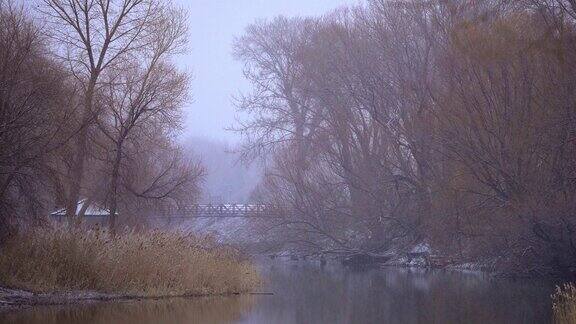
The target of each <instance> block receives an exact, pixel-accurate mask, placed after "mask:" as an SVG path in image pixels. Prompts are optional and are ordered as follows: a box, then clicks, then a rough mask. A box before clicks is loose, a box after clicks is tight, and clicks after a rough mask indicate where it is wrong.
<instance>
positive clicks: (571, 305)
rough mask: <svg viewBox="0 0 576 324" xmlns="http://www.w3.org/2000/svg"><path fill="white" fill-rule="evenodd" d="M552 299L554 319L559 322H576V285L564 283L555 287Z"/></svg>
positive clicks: (560, 323) (562, 323)
mask: <svg viewBox="0 0 576 324" xmlns="http://www.w3.org/2000/svg"><path fill="white" fill-rule="evenodd" d="M552 299H553V300H554V305H553V310H554V320H555V322H556V323H559V324H573V323H576V286H574V284H565V285H564V286H562V287H557V288H556V292H555V293H554V295H553V296H552Z"/></svg>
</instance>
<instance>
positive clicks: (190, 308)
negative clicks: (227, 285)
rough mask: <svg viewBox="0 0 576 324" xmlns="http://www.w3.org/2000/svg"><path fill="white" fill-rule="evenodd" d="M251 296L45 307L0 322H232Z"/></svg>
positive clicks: (246, 307)
mask: <svg viewBox="0 0 576 324" xmlns="http://www.w3.org/2000/svg"><path fill="white" fill-rule="evenodd" d="M253 302H254V299H253V298H252V297H251V296H244V297H241V298H240V297H224V298H222V297H220V298H216V297H214V298H212V297H211V298H194V299H170V300H168V299H164V300H146V301H126V302H121V303H118V302H114V303H108V302H106V303H95V304H91V305H83V306H58V307H55V306H49V307H48V306H46V307H36V308H31V309H26V310H22V311H16V312H10V313H7V314H0V323H14V324H40V323H42V324H52V323H54V324H80V323H82V324H124V323H126V324H159V323H182V324H184V323H186V324H188V323H234V322H238V321H239V320H240V319H241V315H242V314H243V313H247V312H249V311H250V309H251V307H252V305H253V304H254V303H253Z"/></svg>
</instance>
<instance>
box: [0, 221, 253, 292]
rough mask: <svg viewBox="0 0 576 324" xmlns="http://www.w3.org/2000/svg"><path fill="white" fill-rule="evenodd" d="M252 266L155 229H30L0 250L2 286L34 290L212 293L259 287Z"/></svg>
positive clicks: (216, 249) (219, 250)
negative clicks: (113, 233)
mask: <svg viewBox="0 0 576 324" xmlns="http://www.w3.org/2000/svg"><path fill="white" fill-rule="evenodd" d="M258 283H259V278H258V274H257V272H256V270H255V268H254V267H253V266H252V264H251V263H250V262H249V261H248V260H246V259H244V258H242V257H241V256H240V255H239V254H238V253H236V252H235V251H233V250H231V249H228V248H224V247H219V246H218V245H216V244H215V243H214V242H212V241H211V240H209V239H204V240H202V239H198V238H196V237H194V236H191V235H187V234H182V233H167V232H160V231H151V232H127V233H123V234H119V235H117V236H115V237H113V236H111V235H110V234H109V233H108V232H107V231H105V230H94V231H87V230H82V229H73V230H70V229H67V228H57V229H36V230H31V231H28V232H26V233H22V234H19V235H16V236H14V237H12V238H10V239H9V240H8V241H7V242H6V243H5V244H4V245H3V246H2V247H1V248H0V285H5V286H9V287H17V288H20V289H26V290H31V291H36V292H61V291H71V290H93V291H98V292H104V293H117V294H129V295H139V296H176V295H210V294H229V293H241V292H248V291H251V290H253V289H255V288H256V287H257V285H258Z"/></svg>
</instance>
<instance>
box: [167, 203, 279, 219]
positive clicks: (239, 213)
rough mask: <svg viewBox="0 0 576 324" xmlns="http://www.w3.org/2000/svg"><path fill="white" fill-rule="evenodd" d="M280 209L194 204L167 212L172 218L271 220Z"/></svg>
mask: <svg viewBox="0 0 576 324" xmlns="http://www.w3.org/2000/svg"><path fill="white" fill-rule="evenodd" d="M279 213H280V209H279V208H277V207H273V206H269V205H264V204H194V205H189V206H185V207H182V208H180V209H177V210H174V211H170V212H167V213H166V214H165V216H167V217H170V218H233V217H242V218H251V217H256V218H271V217H277V216H278V215H279Z"/></svg>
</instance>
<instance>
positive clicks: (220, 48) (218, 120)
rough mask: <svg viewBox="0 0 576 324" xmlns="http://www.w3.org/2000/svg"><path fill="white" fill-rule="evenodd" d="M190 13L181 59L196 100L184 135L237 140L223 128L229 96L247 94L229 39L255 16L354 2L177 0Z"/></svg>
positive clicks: (228, 121) (230, 118)
mask: <svg viewBox="0 0 576 324" xmlns="http://www.w3.org/2000/svg"><path fill="white" fill-rule="evenodd" d="M176 1H177V2H178V3H180V4H181V5H182V6H183V7H184V8H187V10H188V11H189V13H190V51H189V53H188V54H187V55H185V56H183V57H181V58H180V59H179V63H180V64H182V65H183V66H184V67H185V68H186V69H189V70H191V71H192V73H193V75H194V80H193V82H192V95H193V97H194V101H193V103H192V104H190V105H189V106H188V107H186V109H185V111H186V123H185V127H186V128H185V131H184V134H183V136H185V137H190V136H195V137H196V136H199V137H209V138H212V139H219V140H228V141H236V139H237V135H235V134H234V133H231V132H227V131H225V130H224V128H225V127H228V126H231V125H232V124H233V123H234V120H235V119H234V118H235V110H234V106H233V105H232V96H233V95H236V94H238V93H239V91H242V92H247V91H248V90H249V89H250V87H249V84H248V83H247V82H246V81H245V80H244V79H243V77H242V65H241V64H240V63H239V62H236V61H235V60H234V59H233V58H232V42H233V40H234V37H235V36H240V35H241V34H242V33H243V32H244V28H245V27H246V26H247V25H248V24H250V23H252V22H254V21H255V20H257V19H266V18H273V17H275V16H277V15H285V16H289V17H291V16H311V15H321V14H323V13H326V12H328V11H330V10H332V9H335V8H337V7H340V6H342V5H345V4H356V3H358V0H176Z"/></svg>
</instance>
